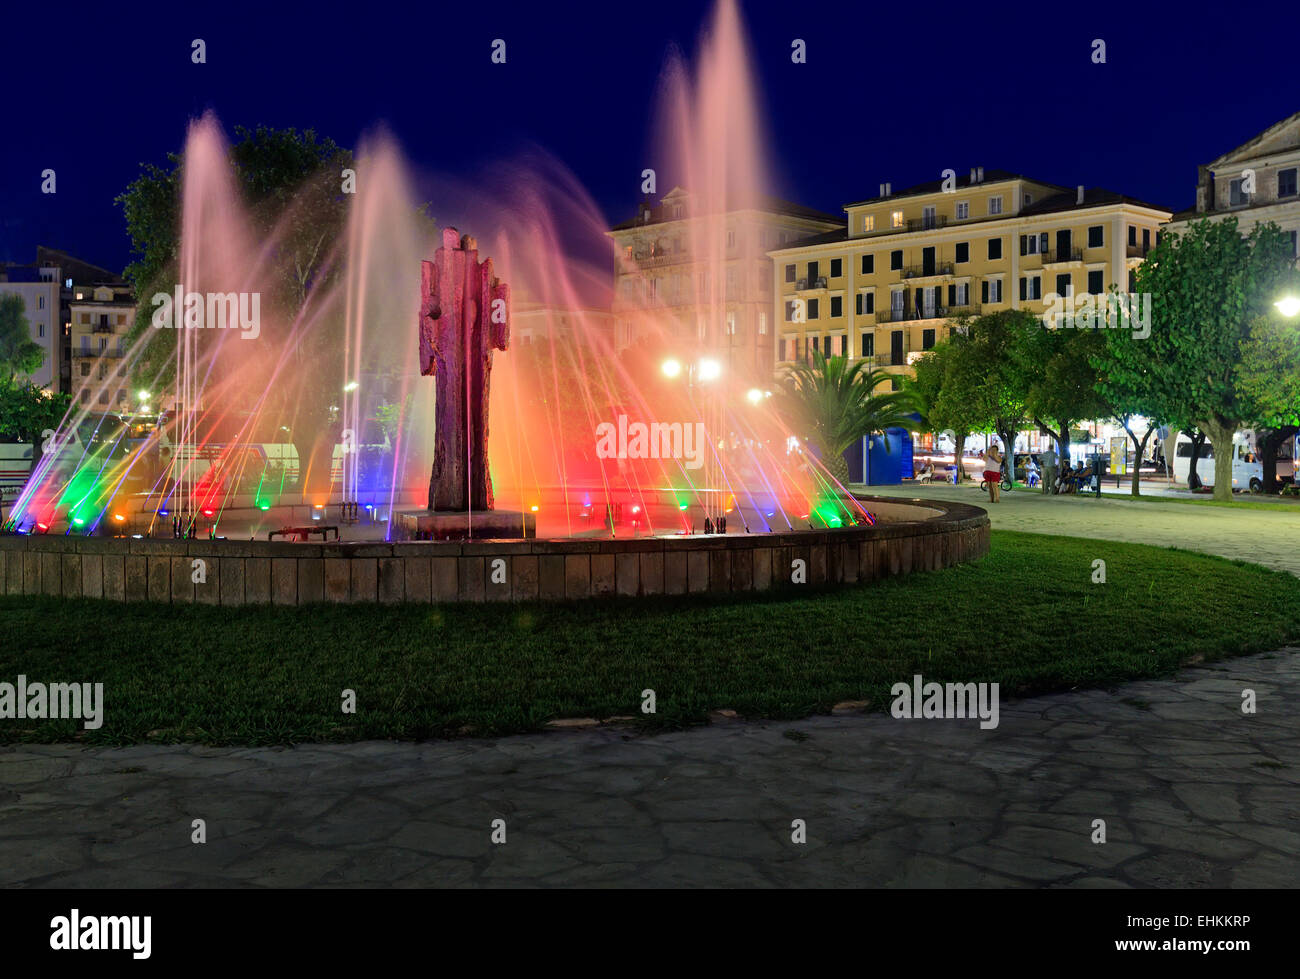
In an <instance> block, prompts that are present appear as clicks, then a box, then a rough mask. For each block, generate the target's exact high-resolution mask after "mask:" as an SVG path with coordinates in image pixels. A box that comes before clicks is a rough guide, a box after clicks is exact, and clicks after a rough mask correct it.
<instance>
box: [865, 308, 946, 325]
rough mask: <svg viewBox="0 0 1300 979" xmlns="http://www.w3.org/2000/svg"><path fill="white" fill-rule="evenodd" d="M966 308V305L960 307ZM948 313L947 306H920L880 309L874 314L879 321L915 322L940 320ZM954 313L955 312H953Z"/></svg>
mask: <svg viewBox="0 0 1300 979" xmlns="http://www.w3.org/2000/svg"><path fill="white" fill-rule="evenodd" d="M960 308H961V309H966V308H968V307H965V306H963V307H960ZM948 315H949V309H948V307H947V306H922V307H921V308H920V309H882V310H881V311H880V312H879V313H877V314H876V321H877V322H879V323H917V322H920V321H921V320H941V319H946V318H947V317H948ZM954 315H955V314H954Z"/></svg>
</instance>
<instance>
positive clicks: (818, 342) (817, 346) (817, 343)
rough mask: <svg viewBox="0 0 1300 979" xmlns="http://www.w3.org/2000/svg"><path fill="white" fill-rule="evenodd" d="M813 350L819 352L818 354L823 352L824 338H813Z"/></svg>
mask: <svg viewBox="0 0 1300 979" xmlns="http://www.w3.org/2000/svg"><path fill="white" fill-rule="evenodd" d="M812 348H813V350H815V351H817V352H818V353H820V352H821V349H822V338H821V337H813V338H812Z"/></svg>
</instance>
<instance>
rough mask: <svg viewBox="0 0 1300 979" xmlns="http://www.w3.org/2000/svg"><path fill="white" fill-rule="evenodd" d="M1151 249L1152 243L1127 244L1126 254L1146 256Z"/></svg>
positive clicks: (1128, 256)
mask: <svg viewBox="0 0 1300 979" xmlns="http://www.w3.org/2000/svg"><path fill="white" fill-rule="evenodd" d="M1150 251H1151V246H1150V245H1145V246H1144V245H1126V246H1125V250H1124V255H1125V256H1126V257H1127V258H1146V257H1147V254H1148V253H1149V252H1150Z"/></svg>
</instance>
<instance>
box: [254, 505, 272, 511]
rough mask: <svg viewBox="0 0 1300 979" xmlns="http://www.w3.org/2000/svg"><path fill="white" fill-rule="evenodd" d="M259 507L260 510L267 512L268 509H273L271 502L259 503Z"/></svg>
mask: <svg viewBox="0 0 1300 979" xmlns="http://www.w3.org/2000/svg"><path fill="white" fill-rule="evenodd" d="M257 508H258V509H259V510H261V511H262V512H263V513H265V512H266V511H267V510H269V509H271V504H269V503H259V504H258V505H257Z"/></svg>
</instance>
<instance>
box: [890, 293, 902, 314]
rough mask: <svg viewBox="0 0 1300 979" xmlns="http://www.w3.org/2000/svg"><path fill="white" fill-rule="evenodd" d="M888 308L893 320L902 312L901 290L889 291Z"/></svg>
mask: <svg viewBox="0 0 1300 979" xmlns="http://www.w3.org/2000/svg"><path fill="white" fill-rule="evenodd" d="M889 308H890V310H891V311H892V312H893V313H894V314H895V318H897V317H898V315H901V314H902V312H903V290H902V289H891V290H890V291H889Z"/></svg>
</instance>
